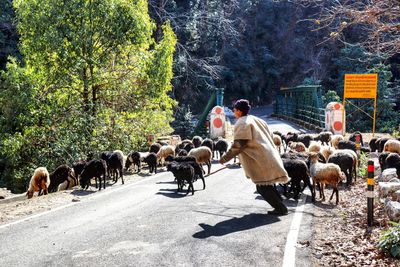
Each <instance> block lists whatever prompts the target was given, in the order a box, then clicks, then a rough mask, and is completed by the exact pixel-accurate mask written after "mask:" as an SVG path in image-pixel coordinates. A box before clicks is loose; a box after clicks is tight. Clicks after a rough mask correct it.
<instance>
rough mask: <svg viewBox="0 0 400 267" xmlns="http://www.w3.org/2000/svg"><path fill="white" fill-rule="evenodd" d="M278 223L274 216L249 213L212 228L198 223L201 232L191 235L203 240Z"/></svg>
mask: <svg viewBox="0 0 400 267" xmlns="http://www.w3.org/2000/svg"><path fill="white" fill-rule="evenodd" d="M278 221H279V218H277V217H276V216H269V215H267V214H263V213H251V214H247V215H244V216H242V217H240V218H236V217H235V218H231V219H229V220H226V221H222V222H219V223H217V224H216V225H214V226H212V225H208V224H205V223H199V226H200V227H201V228H203V230H201V231H200V232H197V233H195V234H193V237H194V238H199V239H204V238H208V237H211V236H223V235H227V234H231V233H235V232H240V231H245V230H249V229H253V228H256V227H260V226H263V225H267V224H271V223H275V222H278Z"/></svg>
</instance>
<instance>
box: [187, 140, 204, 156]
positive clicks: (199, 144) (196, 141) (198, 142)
mask: <svg viewBox="0 0 400 267" xmlns="http://www.w3.org/2000/svg"><path fill="white" fill-rule="evenodd" d="M201 142H203V138H201V137H200V136H193V138H192V143H193V145H194V147H195V148H197V147H199V146H201ZM188 152H189V151H188Z"/></svg>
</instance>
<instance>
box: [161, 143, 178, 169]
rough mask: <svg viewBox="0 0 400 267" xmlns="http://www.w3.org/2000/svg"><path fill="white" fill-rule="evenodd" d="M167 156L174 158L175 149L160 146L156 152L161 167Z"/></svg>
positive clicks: (168, 146)
mask: <svg viewBox="0 0 400 267" xmlns="http://www.w3.org/2000/svg"><path fill="white" fill-rule="evenodd" d="M169 155H172V156H173V157H175V147H174V146H172V145H167V146H162V147H161V148H160V150H159V151H158V152H157V160H159V161H160V163H161V165H164V160H165V158H166V157H168V156H169Z"/></svg>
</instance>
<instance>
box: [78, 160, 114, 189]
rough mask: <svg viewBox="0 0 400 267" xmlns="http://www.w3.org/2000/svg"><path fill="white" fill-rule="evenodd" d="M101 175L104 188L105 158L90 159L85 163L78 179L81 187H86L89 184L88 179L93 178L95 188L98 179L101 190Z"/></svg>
mask: <svg viewBox="0 0 400 267" xmlns="http://www.w3.org/2000/svg"><path fill="white" fill-rule="evenodd" d="M102 176H103V187H104V189H106V176H107V163H106V161H105V160H102V159H100V160H98V159H92V160H91V161H89V162H88V163H86V165H85V168H84V169H83V171H82V173H81V178H80V180H79V182H80V184H81V187H82V188H83V189H85V190H86V189H88V188H89V186H90V180H91V179H92V178H95V183H96V188H97V179H98V180H99V185H100V186H99V190H101V177H102Z"/></svg>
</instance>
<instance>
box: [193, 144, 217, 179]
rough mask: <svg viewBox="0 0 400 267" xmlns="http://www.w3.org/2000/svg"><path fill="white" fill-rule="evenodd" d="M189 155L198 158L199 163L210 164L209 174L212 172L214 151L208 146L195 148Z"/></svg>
mask: <svg viewBox="0 0 400 267" xmlns="http://www.w3.org/2000/svg"><path fill="white" fill-rule="evenodd" d="M188 156H193V157H195V158H196V162H197V163H199V164H202V163H205V164H206V165H207V166H208V174H210V172H211V160H212V151H211V149H209V148H208V147H206V146H201V147H198V148H193V149H192V150H190V152H189V154H188Z"/></svg>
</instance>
